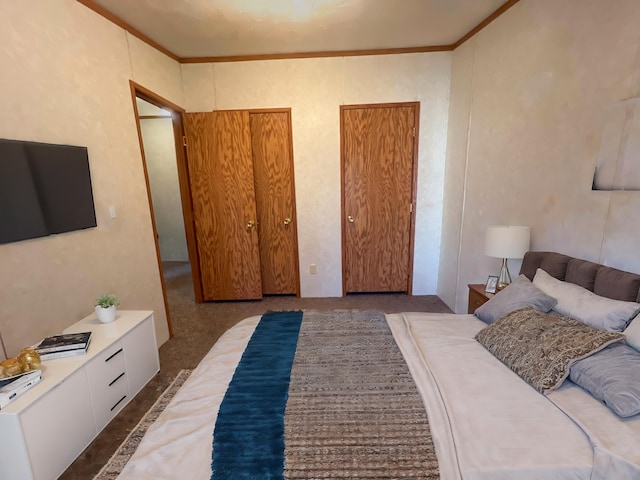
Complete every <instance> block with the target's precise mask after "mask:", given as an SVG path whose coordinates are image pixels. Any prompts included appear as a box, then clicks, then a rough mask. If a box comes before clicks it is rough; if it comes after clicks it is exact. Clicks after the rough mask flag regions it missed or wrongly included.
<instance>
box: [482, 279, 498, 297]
mask: <svg viewBox="0 0 640 480" xmlns="http://www.w3.org/2000/svg"><path fill="white" fill-rule="evenodd" d="M497 285H498V277H497V276H495V275H489V276H488V277H487V283H486V284H485V286H484V291H485V292H487V293H496V287H497Z"/></svg>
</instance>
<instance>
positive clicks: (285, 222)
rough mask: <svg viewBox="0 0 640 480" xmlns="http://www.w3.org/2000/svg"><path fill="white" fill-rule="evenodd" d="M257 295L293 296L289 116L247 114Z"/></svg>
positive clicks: (295, 260)
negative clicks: (258, 271) (259, 278)
mask: <svg viewBox="0 0 640 480" xmlns="http://www.w3.org/2000/svg"><path fill="white" fill-rule="evenodd" d="M249 119H250V124H251V147H252V155H253V174H254V182H255V189H256V202H257V209H258V233H259V237H260V265H261V272H262V293H263V294H265V295H273V294H297V293H298V285H299V280H298V250H297V245H298V241H297V234H296V221H295V220H296V214H295V200H294V199H295V193H294V181H293V151H292V142H291V115H290V112H289V111H282V112H251V114H250V116H249Z"/></svg>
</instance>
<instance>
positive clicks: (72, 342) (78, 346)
mask: <svg viewBox="0 0 640 480" xmlns="http://www.w3.org/2000/svg"><path fill="white" fill-rule="evenodd" d="M90 342H91V332H80V333H63V334H60V335H53V336H51V337H47V338H45V339H44V340H42V341H41V342H40V343H39V344H38V345H37V346H36V347H35V351H36V352H38V354H39V355H40V358H41V359H42V360H51V359H52V358H63V357H73V356H74V355H84V354H85V353H87V349H88V348H89V343H90Z"/></svg>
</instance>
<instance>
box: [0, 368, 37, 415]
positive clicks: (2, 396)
mask: <svg viewBox="0 0 640 480" xmlns="http://www.w3.org/2000/svg"><path fill="white" fill-rule="evenodd" d="M41 378H42V372H41V371H40V370H33V371H31V372H28V373H23V374H21V375H16V376H15V377H12V378H10V379H6V378H3V379H2V383H1V385H2V386H0V410H2V409H3V408H5V407H6V406H7V405H9V404H10V403H11V402H13V400H15V399H16V397H18V396H19V395H20V394H22V393H24V392H26V391H27V390H29V389H30V388H31V387H33V386H34V385H35V384H36V383H38V382H39V381H40V379H41Z"/></svg>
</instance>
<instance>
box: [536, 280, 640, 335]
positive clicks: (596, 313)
mask: <svg viewBox="0 0 640 480" xmlns="http://www.w3.org/2000/svg"><path fill="white" fill-rule="evenodd" d="M533 284H534V285H535V286H536V287H538V288H539V289H540V290H542V291H543V292H544V293H546V294H547V295H550V296H552V297H554V298H556V299H557V300H558V303H556V305H555V306H554V307H553V310H555V311H556V312H558V313H560V314H562V315H566V316H568V317H573V318H575V319H577V320H580V321H581V322H583V323H586V324H587V325H590V326H592V327H594V328H599V329H600V330H608V331H611V332H621V331H623V330H624V328H625V327H626V326H627V324H628V323H629V321H630V320H631V319H632V318H633V317H635V316H636V315H637V314H638V312H640V304H639V303H636V302H623V301H621V300H612V299H611V298H606V297H601V296H600V295H596V294H595V293H593V292H590V291H589V290H587V289H586V288H582V287H581V286H579V285H574V284H573V283H567V282H562V281H560V280H558V279H557V278H554V277H552V276H551V275H549V274H548V273H547V272H545V271H544V270H542V269H540V268H538V269H537V270H536V275H535V277H533Z"/></svg>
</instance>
